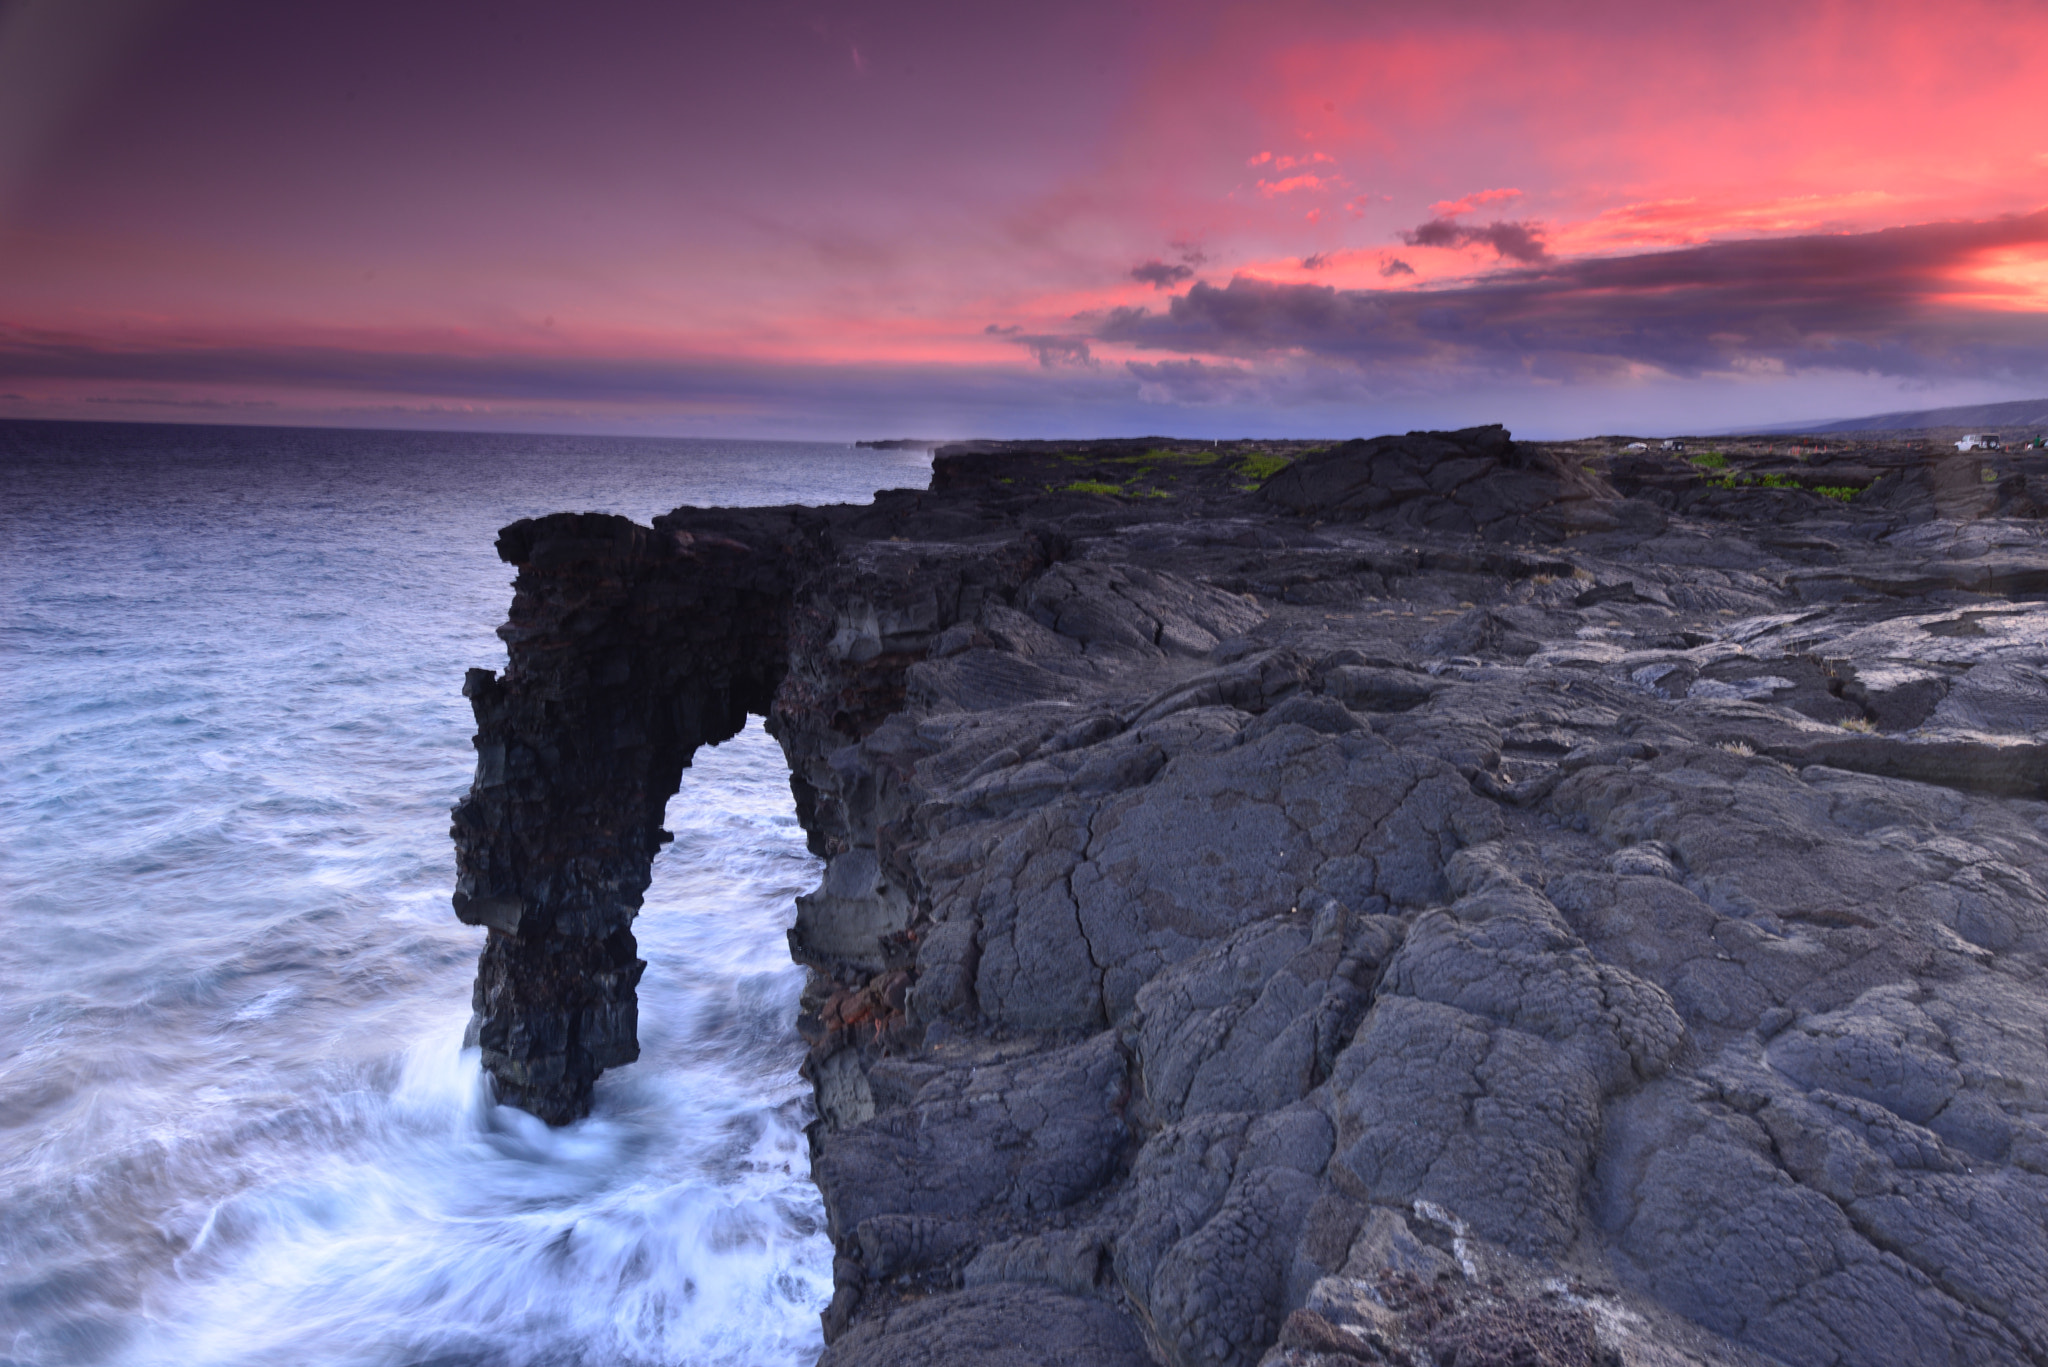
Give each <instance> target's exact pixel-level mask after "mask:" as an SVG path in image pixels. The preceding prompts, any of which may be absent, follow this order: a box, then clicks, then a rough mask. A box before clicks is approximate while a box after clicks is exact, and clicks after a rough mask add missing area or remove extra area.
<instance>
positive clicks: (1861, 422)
mask: <svg viewBox="0 0 2048 1367" xmlns="http://www.w3.org/2000/svg"><path fill="white" fill-rule="evenodd" d="M1928 427H1989V428H2004V427H2029V428H2041V429H2048V399H2019V400H2016V401H2014V402H2012V403H1973V404H1964V405H1962V406H1961V407H1958V408H1923V409H1919V410H1917V411H1914V412H1909V413H1878V414H1875V415H1873V416H1871V417H1867V418H1840V419H1837V420H1835V421H1833V422H1819V423H1812V424H1809V425H1802V426H1797V427H1774V428H1771V429H1769V430H1771V431H1773V432H1907V431H1915V430H1918V429H1921V428H1928Z"/></svg>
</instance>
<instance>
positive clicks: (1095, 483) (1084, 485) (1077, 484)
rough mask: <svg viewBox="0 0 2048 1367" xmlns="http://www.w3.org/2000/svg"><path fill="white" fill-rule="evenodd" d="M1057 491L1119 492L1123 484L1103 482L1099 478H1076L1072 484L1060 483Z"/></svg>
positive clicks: (1065, 492)
mask: <svg viewBox="0 0 2048 1367" xmlns="http://www.w3.org/2000/svg"><path fill="white" fill-rule="evenodd" d="M1058 492H1059V493H1062V494H1120V493H1122V492H1123V486H1122V485H1120V484H1105V483H1103V482H1102V481H1101V480H1099V479H1077V480H1075V481H1074V482H1073V483H1072V484H1062V485H1061V486H1060V487H1059V489H1058Z"/></svg>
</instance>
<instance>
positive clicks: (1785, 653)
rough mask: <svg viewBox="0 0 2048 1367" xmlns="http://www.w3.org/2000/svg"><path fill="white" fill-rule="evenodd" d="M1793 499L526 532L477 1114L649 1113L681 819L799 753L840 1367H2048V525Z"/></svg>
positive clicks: (1118, 476)
mask: <svg viewBox="0 0 2048 1367" xmlns="http://www.w3.org/2000/svg"><path fill="white" fill-rule="evenodd" d="M1784 446H1785V443H1784V442H1783V441H1782V440H1781V441H1780V442H1779V443H1778V445H1777V447H1774V448H1768V449H1766V448H1765V446H1764V444H1761V443H1755V442H1752V443H1749V444H1748V445H1747V446H1744V447H1742V448H1741V449H1739V450H1736V451H1735V452H1734V461H1735V464H1734V465H1733V466H1732V467H1730V466H1727V465H1721V466H1715V467H1712V468H1708V469H1703V468H1702V467H1701V465H1700V464H1699V463H1689V462H1688V461H1687V460H1686V458H1685V457H1684V456H1682V455H1669V454H1665V453H1662V452H1647V453H1644V452H1629V451H1625V450H1622V449H1619V443H1615V442H1584V443H1556V444H1535V443H1517V442H1514V441H1512V440H1511V439H1510V437H1509V435H1508V434H1507V433H1506V432H1505V431H1503V430H1502V429H1500V428H1497V427H1495V428H1475V429H1470V430H1467V431H1463V432H1457V433H1411V434H1409V435H1407V436H1405V437H1383V438H1378V439H1375V440H1372V441H1369V442H1368V441H1359V442H1348V443H1344V444H1341V445H1335V446H1330V447H1326V448H1315V449H1309V448H1308V447H1307V444H1305V443H1262V444H1256V450H1254V447H1253V445H1252V444H1239V445H1235V446H1233V445H1230V444H1225V445H1221V446H1215V447H1212V446H1209V445H1206V444H1196V443H1171V442H1161V441H1149V442H1144V441H1140V442H1096V443H1078V444H1076V443H1009V444H1001V445H997V444H983V445H970V446H961V447H953V448H946V449H943V450H941V451H940V453H939V454H938V457H937V459H936V462H935V467H934V475H933V481H932V487H931V489H930V490H928V491H915V492H910V491H895V492H885V493H883V494H881V495H879V496H878V498H877V500H876V501H875V503H873V504H872V505H867V506H861V507H836V508H815V509H814V508H797V507H790V508H765V509H761V508H757V509H694V508H682V509H678V510H676V511H675V512H673V513H671V514H668V515H667V516H664V517H660V518H657V519H655V520H654V524H653V525H652V526H651V527H644V526H639V525H636V524H634V523H632V522H629V521H628V520H626V519H624V518H620V517H611V516H604V515H597V514H559V515H555V516H552V517H546V518H540V519H536V520H530V521H524V522H520V523H516V524H514V525H513V526H511V527H508V528H506V529H505V531H504V532H503V534H502V536H501V538H500V540H499V543H498V546H499V551H500V553H501V554H502V555H503V557H504V558H505V559H506V560H507V561H508V562H510V563H511V564H512V565H514V566H516V567H517V570H518V578H517V581H516V584H515V597H514V601H513V605H512V609H511V614H510V619H509V621H508V622H507V623H506V625H505V626H504V627H503V628H501V634H502V635H503V636H504V637H505V639H506V641H507V643H508V645H509V647H510V663H509V666H508V667H507V669H506V671H505V672H504V674H503V676H502V677H500V676H496V675H493V674H492V673H490V672H489V671H486V670H472V671H471V672H470V675H469V678H468V681H467V683H466V685H465V692H466V693H467V694H468V696H469V697H470V699H471V701H472V703H473V705H474V708H475V711H476V716H477V723H478V732H477V738H476V746H477V751H478V763H477V777H476V782H475V785H474V787H473V788H472V789H471V791H470V793H469V795H468V796H467V797H466V798H465V799H464V801H463V802H462V803H461V804H460V805H459V806H458V807H457V808H456V812H455V827H454V835H455V840H456V846H457V856H458V886H457V891H456V895H455V909H456V912H457V914H458V915H459V916H460V917H461V918H462V919H463V920H465V921H467V922H470V923H472V924H477V925H482V926H486V927H488V928H489V935H488V939H487V944H486V947H485V949H484V951H483V955H482V959H481V962H480V964H479V969H478V976H477V984H476V992H475V1001H474V1005H475V1010H476V1014H475V1023H474V1026H473V1032H474V1039H475V1040H476V1042H477V1043H479V1044H480V1045H481V1047H482V1050H483V1058H484V1063H485V1067H486V1068H487V1069H488V1070H489V1071H490V1073H491V1074H492V1075H493V1077H494V1078H495V1080H496V1085H497V1088H498V1092H499V1095H500V1097H501V1099H503V1100H505V1101H506V1102H508V1103H509V1104H514V1105H518V1106H522V1107H525V1108H526V1109H528V1110H530V1111H532V1112H534V1113H535V1114H537V1115H540V1116H542V1117H544V1118H546V1119H548V1120H550V1121H552V1122H555V1123H563V1122H566V1121H568V1120H571V1119H574V1118H575V1117H577V1116H579V1115H581V1114H583V1113H585V1112H586V1111H587V1110H588V1108H589V1104H590V1096H591V1088H592V1084H593V1083H594V1082H595V1080H596V1078H597V1076H598V1075H599V1074H600V1073H601V1072H602V1071H603V1070H604V1069H606V1068H611V1067H617V1066H619V1065H621V1064H624V1063H628V1062H630V1061H631V1060H632V1059H633V1058H634V1057H635V1055H636V1053H637V1045H636V1042H635V1032H636V1017H635V996H634V993H635V985H636V983H637V982H638V979H639V974H640V971H641V969H642V967H643V965H642V964H641V962H640V960H639V959H638V958H637V953H636V948H635V943H634V939H633V935H632V921H633V917H634V914H635V912H636V911H637V910H638V908H639V905H640V899H641V895H642V893H643V892H644V890H645V889H646V887H647V884H648V870H649V865H650V862H651V860H652V858H653V856H654V854H655V852H656V851H657V850H658V849H659V847H660V845H661V844H662V842H663V841H664V840H665V838H666V832H664V831H663V830H662V829H661V824H660V823H661V820H662V812H663V809H664V805H665V803H666V802H667V800H668V798H669V797H670V796H671V795H672V794H673V793H674V792H675V791H676V790H677V787H678V784H679V783H681V782H686V780H685V779H684V770H685V769H686V768H687V766H688V764H689V760H690V756H691V754H692V753H693V752H694V751H695V749H696V747H698V746H699V745H703V744H716V743H717V742H719V741H721V740H723V739H726V738H728V737H730V736H731V735H733V734H735V733H736V732H737V731H738V729H739V728H740V727H741V726H743V725H744V723H745V720H746V717H747V716H748V715H750V714H755V715H762V716H765V717H766V719H767V726H768V729H769V731H770V732H771V733H772V734H773V735H774V736H775V737H776V738H777V739H778V741H779V742H780V743H781V746H782V748H783V751H784V753H785V754H786V756H787V758H788V761H789V767H790V774H791V784H792V787H793V789H794V792H795V795H796V801H797V811H798V815H799V818H800V819H801V821H802V823H803V826H804V828H805V830H806V831H807V832H808V836H809V840H810V844H811V848H812V849H813V850H814V851H815V852H816V853H818V854H819V855H822V856H824V857H825V858H826V859H827V860H828V861H829V862H828V865H827V872H826V874H825V877H824V880H823V883H822V885H821V886H820V887H819V888H818V890H817V891H815V892H813V893H811V894H809V895H808V896H806V897H804V898H801V899H799V903H798V910H797V918H796V924H795V928H794V929H793V930H792V931H791V932H790V944H791V949H792V952H793V953H794V954H795V956H796V957H797V959H798V960H799V961H801V962H802V963H804V964H806V965H807V966H809V967H810V969H811V970H812V979H811V988H810V990H809V991H808V993H807V994H806V998H805V1013H804V1016H803V1019H802V1022H801V1026H802V1029H803V1030H804V1032H805V1035H806V1037H807V1039H808V1040H809V1041H810V1044H811V1049H810V1054H809V1059H808V1062H807V1064H806V1071H807V1075H808V1076H809V1078H810V1080H811V1081H812V1083H813V1085H814V1087H815V1091H816V1097H817V1108H818V1120H817V1123H816V1125H815V1126H814V1128H813V1169H814V1174H815V1177H816V1181H817V1183H818V1186H819V1189H820V1191H821V1192H822V1194H823V1197H824V1204H825V1210H826V1213H827V1217H828V1220H829V1233H830V1235H831V1238H832V1241H833V1244H834V1246H835V1248H836V1251H837V1258H836V1263H835V1280H836V1287H837V1291H836V1294H835V1296H834V1298H833V1301H832V1304H831V1308H830V1309H829V1310H828V1311H827V1312H826V1315H825V1336H826V1340H827V1347H826V1350H825V1354H824V1358H823V1361H824V1363H825V1364H827V1365H828V1367H896V1365H898V1364H933V1365H936V1364H941V1363H963V1364H964V1363H976V1364H994V1365H995V1367H1053V1364H1060V1365H1061V1367H1095V1365H1096V1364H1100V1365H1101V1367H1110V1365H1111V1364H1118V1365H1121V1364H1133V1365H1134V1367H1135V1365H1136V1364H1143V1363H1165V1364H1172V1365H1173V1367H1250V1365H1251V1364H1290V1365H1292V1367H1310V1365H1311V1364H1314V1365H1315V1367H1350V1364H1354V1363H1359V1362H1365V1363H1374V1362H1392V1363H1417V1364H1422V1363H1426V1364H1456V1365H1457V1367H1482V1365H1490V1364H1501V1365H1503V1367H1505V1365H1506V1364H1526V1365H1528V1367H1537V1365H1539V1364H1540V1365H1542V1367H1549V1365H1550V1364H1560V1365H1562V1364H1611V1363H1628V1364H1638V1363H1640V1364H1679V1363H1727V1364H1759V1363H1772V1362H1777V1363H1786V1364H1859V1365H1872V1364H1893V1363H1896V1364H1938V1363H1939V1364H1966V1363H1967V1364H1991V1363H2014V1364H2021V1363H2027V1364H2043V1363H2048V973H2044V968H2048V801H2044V798H2048V751H2044V748H2043V741H2044V740H2048V679H2044V674H2043V670H2044V667H2048V606H2044V599H2048V520H2044V509H2043V508H2042V507H2041V506H2037V505H2036V503H2035V502H2034V495H2033V493H2031V492H2030V490H2038V491H2039V492H2040V496H2041V498H2042V500H2043V503H2044V504H2048V465H2043V466H2042V468H2040V469H2032V468H2030V467H2027V466H2026V465H2025V464H2024V458H2023V457H2021V456H2020V455H2019V454H2018V453H2013V454H2010V455H2000V454H1997V453H1988V454H1987V453H1979V454H1976V455H1971V456H1967V457H1965V456H1958V455H1956V454H1954V453H1952V452H1950V453H1946V454H1943V453H1938V452H1932V451H1926V450H1915V449H1912V448H1909V447H1907V446H1904V445H1902V444H1897V443H1893V444H1890V445H1866V446H1860V447H1859V446H1855V445H1853V444H1846V445H1845V444H1841V443H1837V446H1836V449H1835V450H1833V451H1830V452H1801V453H1798V455H1799V457H1802V458H1795V457H1794V456H1793V455H1790V454H1786V453H1785V452H1784V449H1783V448H1784ZM1283 459H1284V460H1286V461H1287V462H1288V463H1286V464H1285V465H1284V466H1281V461H1282V460H1283ZM1276 467H1278V468H1277V470H1276ZM1737 476H1739V477H1737ZM1766 476H1769V478H1766ZM2030 481H2031V483H2030ZM1800 486H1806V487H1800ZM1822 486H1826V487H1828V488H1830V490H1831V492H1832V496H1822V495H1820V494H1817V493H1814V492H1810V489H1811V488H1814V487H1822ZM1859 490H1860V492H1858V491H1859Z"/></svg>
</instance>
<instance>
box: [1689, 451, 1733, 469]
mask: <svg viewBox="0 0 2048 1367" xmlns="http://www.w3.org/2000/svg"><path fill="white" fill-rule="evenodd" d="M1692 463H1693V464H1694V465H1697V466H1699V467H1700V468H1701V469H1702V470H1725V469H1727V468H1728V457H1726V456H1724V455H1722V454H1721V453H1720V452H1719V451H1708V452H1706V453H1705V454H1704V455H1698V456H1694V457H1693V458H1692Z"/></svg>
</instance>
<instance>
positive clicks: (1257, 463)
mask: <svg viewBox="0 0 2048 1367" xmlns="http://www.w3.org/2000/svg"><path fill="white" fill-rule="evenodd" d="M1292 464H1294V457H1292V456H1276V455H1274V454H1273V453H1272V452H1270V451H1254V452H1252V453H1251V454H1250V455H1248V456H1246V457H1245V458H1244V459H1242V460H1240V461H1239V462H1238V463H1237V469H1238V473H1239V474H1241V475H1243V476H1244V477H1245V478H1246V479H1250V480H1256V481H1257V482H1258V483H1260V484H1263V483H1265V482H1266V481H1267V480H1269V479H1271V478H1272V477H1273V476H1275V475H1277V474H1279V473H1280V472H1281V471H1282V470H1285V469H1286V468H1287V467H1288V466H1290V465H1292Z"/></svg>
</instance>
